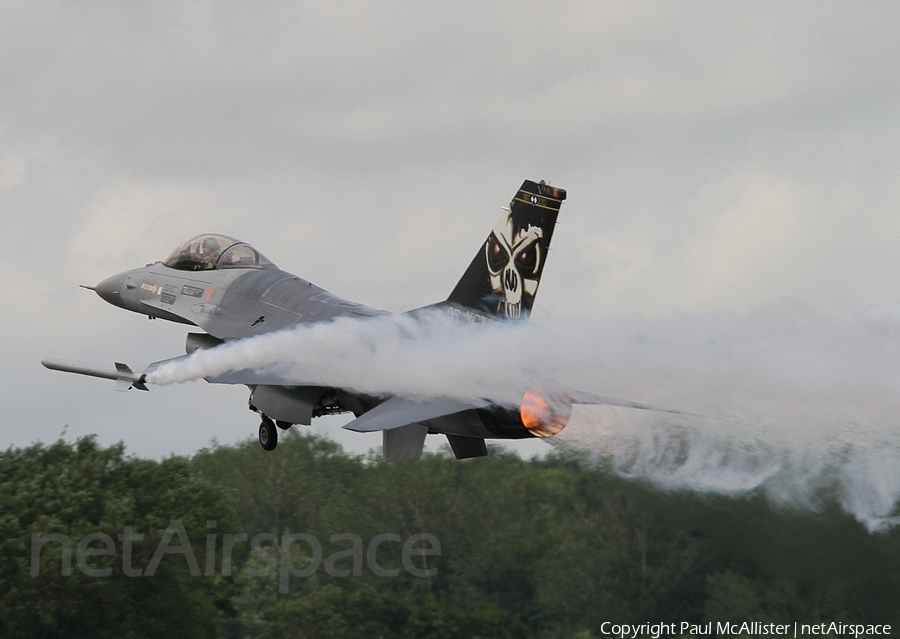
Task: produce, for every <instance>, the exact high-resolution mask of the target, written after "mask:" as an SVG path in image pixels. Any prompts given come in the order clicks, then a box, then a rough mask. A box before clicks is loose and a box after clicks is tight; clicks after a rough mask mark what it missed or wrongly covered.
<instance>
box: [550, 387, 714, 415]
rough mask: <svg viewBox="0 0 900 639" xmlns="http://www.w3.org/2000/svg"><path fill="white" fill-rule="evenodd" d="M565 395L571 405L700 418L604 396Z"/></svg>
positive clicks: (570, 392)
mask: <svg viewBox="0 0 900 639" xmlns="http://www.w3.org/2000/svg"><path fill="white" fill-rule="evenodd" d="M566 394H567V395H568V396H569V397H571V398H572V403H573V404H601V405H605V406H621V407H622V408H637V409H639V410H652V411H657V412H660V413H672V414H673V415H690V416H692V417H700V415H697V414H695V413H685V412H684V411H680V410H672V409H671V408H660V407H658V406H651V405H650V404H641V403H640V402H632V401H630V400H627V399H616V398H615V397H607V396H606V395H594V394H592V393H582V392H581V391H574V390H566Z"/></svg>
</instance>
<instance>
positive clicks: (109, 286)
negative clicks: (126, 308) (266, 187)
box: [94, 273, 125, 306]
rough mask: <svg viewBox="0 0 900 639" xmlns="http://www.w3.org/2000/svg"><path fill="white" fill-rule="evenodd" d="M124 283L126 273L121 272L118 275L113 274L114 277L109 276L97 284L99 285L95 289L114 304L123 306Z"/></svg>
mask: <svg viewBox="0 0 900 639" xmlns="http://www.w3.org/2000/svg"><path fill="white" fill-rule="evenodd" d="M124 283H125V273H120V274H118V275H113V276H112V277H107V278H106V279H105V280H103V281H102V282H100V283H99V284H97V286H95V287H94V290H95V291H96V292H97V295H99V296H100V297H102V298H103V299H104V300H105V301H107V302H109V303H110V304H112V305H113V306H122V295H121V292H120V291H121V289H122V285H123V284H124Z"/></svg>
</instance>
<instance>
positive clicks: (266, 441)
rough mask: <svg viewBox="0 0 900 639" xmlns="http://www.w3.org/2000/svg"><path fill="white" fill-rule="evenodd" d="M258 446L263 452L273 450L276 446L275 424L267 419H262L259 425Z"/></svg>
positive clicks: (276, 433) (276, 432)
mask: <svg viewBox="0 0 900 639" xmlns="http://www.w3.org/2000/svg"><path fill="white" fill-rule="evenodd" d="M259 445H260V446H262V447H263V450H275V447H276V446H277V445H278V431H277V430H275V424H274V423H273V422H272V420H271V419H269V418H268V417H263V418H262V422H261V423H260V425H259Z"/></svg>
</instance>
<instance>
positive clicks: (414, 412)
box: [344, 396, 491, 433]
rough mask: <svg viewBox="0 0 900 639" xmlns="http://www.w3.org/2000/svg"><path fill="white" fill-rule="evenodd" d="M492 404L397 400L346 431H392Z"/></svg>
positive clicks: (486, 402)
mask: <svg viewBox="0 0 900 639" xmlns="http://www.w3.org/2000/svg"><path fill="white" fill-rule="evenodd" d="M490 403H491V402H489V401H488V400H486V399H485V400H481V401H479V402H477V403H473V402H463V401H460V400H457V399H450V398H447V397H441V398H436V399H426V400H413V399H407V398H405V397H399V396H395V397H391V398H390V399H388V400H387V401H385V402H383V403H381V404H379V405H378V406H376V407H375V408H373V409H372V410H370V411H369V412H367V413H364V414H363V415H361V416H359V417H357V418H356V419H354V420H353V421H352V422H350V423H349V424H347V425H345V426H344V428H346V429H347V430H353V431H356V432H357V433H369V432H372V431H378V430H392V429H394V428H401V427H403V426H408V425H410V424H415V423H418V422H424V421H427V420H429V419H434V418H436V417H442V416H444V415H451V414H453V413H458V412H460V411H464V410H468V409H470V408H481V407H483V406H489V405H490Z"/></svg>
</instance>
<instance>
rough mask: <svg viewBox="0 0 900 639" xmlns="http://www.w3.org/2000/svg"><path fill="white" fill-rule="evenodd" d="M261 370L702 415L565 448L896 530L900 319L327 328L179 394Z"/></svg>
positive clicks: (624, 469) (210, 355)
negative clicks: (607, 401)
mask: <svg viewBox="0 0 900 639" xmlns="http://www.w3.org/2000/svg"><path fill="white" fill-rule="evenodd" d="M241 369H253V370H256V371H258V372H260V373H265V374H266V375H268V376H269V378H270V379H271V381H272V382H273V383H283V384H303V383H314V384H320V385H328V386H340V387H343V388H349V389H352V390H355V391H359V392H365V393H372V394H384V395H392V394H401V393H402V394H404V395H407V396H410V395H412V396H417V397H433V396H446V397H453V398H457V399H462V400H474V399H479V398H484V397H487V398H490V399H492V400H493V401H496V402H500V403H507V404H510V405H517V404H518V403H519V401H520V399H521V397H522V393H523V392H524V390H525V389H527V388H528V387H529V386H530V385H531V384H532V383H534V382H536V381H538V382H543V383H547V381H548V380H551V379H552V378H555V379H558V380H561V381H562V382H565V383H566V384H568V385H570V386H572V387H575V388H578V389H580V390H584V391H589V392H595V393H600V394H604V395H611V396H614V397H620V398H623V399H631V400H636V401H641V402H646V403H650V404H655V405H658V406H664V407H668V408H674V409H679V410H684V411H689V412H692V413H699V414H701V415H703V416H704V417H701V418H698V417H690V416H673V415H671V414H666V413H653V412H648V411H636V410H631V409H613V408H609V407H576V411H575V413H574V416H573V420H572V422H571V423H570V424H569V426H568V427H567V428H566V429H565V430H564V431H563V432H562V433H561V434H560V435H559V436H558V439H560V440H561V441H562V442H563V443H569V444H571V445H576V446H580V447H582V448H584V449H586V450H587V451H589V452H590V454H591V455H592V456H593V458H594V459H595V460H597V461H598V462H602V463H604V464H606V465H608V466H609V467H610V468H612V469H613V470H614V471H615V472H617V473H618V474H620V475H622V476H625V477H632V478H639V479H644V480H648V481H651V482H653V483H655V484H656V485H658V486H660V487H663V488H667V489H689V490H696V491H711V492H718V493H728V494H742V493H746V492H748V491H754V490H760V491H763V492H764V493H765V494H766V495H768V497H769V498H770V499H771V500H772V501H774V502H775V503H778V504H783V505H789V506H795V507H802V508H807V509H817V508H821V507H822V506H823V504H824V503H825V502H826V501H827V500H829V499H831V500H837V501H838V503H840V504H841V505H842V507H843V508H844V509H845V510H846V511H847V512H849V513H851V514H853V515H854V516H855V517H856V518H857V519H858V520H860V521H861V522H863V523H865V524H866V525H867V526H868V527H869V528H870V530H878V529H883V528H885V527H889V526H891V525H894V524H896V523H900V516H898V515H900V510H898V502H900V395H898V390H900V308H898V307H886V308H881V309H873V310H871V311H868V312H866V313H863V314H858V315H854V316H850V317H843V318H829V317H823V316H821V315H817V314H814V313H809V312H804V311H802V310H797V309H769V310H766V311H760V312H758V313H755V314H751V315H747V316H742V317H738V316H722V315H719V316H713V315H710V316H687V317H680V318H675V319H665V320H663V319H659V320H648V319H642V318H639V317H620V318H610V319H606V320H598V321H557V322H551V323H550V324H549V325H547V326H543V327H539V326H534V325H528V324H525V325H522V324H518V323H515V324H513V323H494V324H493V325H491V326H490V327H488V328H482V329H471V328H465V327H462V328H460V327H459V326H456V325H453V324H452V323H450V322H449V320H448V319H447V318H446V317H444V316H442V315H440V314H433V315H426V316H424V317H419V318H417V319H414V318H413V317H411V316H408V315H394V316H384V317H375V318H366V319H359V320H356V319H341V320H338V321H336V322H333V323H328V324H319V325H313V326H310V327H305V328H299V329H294V330H290V331H283V332H280V333H273V334H269V335H265V336H262V337H259V338H254V339H249V340H243V341H240V342H237V343H235V344H233V345H230V346H228V347H227V348H217V349H215V350H213V351H205V352H203V351H200V352H197V353H195V354H194V355H193V356H191V357H189V358H187V359H185V360H183V361H181V362H177V363H175V364H171V365H167V366H164V367H162V368H160V369H158V370H157V371H156V372H155V373H154V374H153V375H152V376H151V377H150V378H149V379H148V381H149V382H151V383H154V384H169V383H180V382H185V381H190V380H194V379H200V378H202V377H206V376H215V375H219V374H222V373H225V372H227V371H231V370H241Z"/></svg>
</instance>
